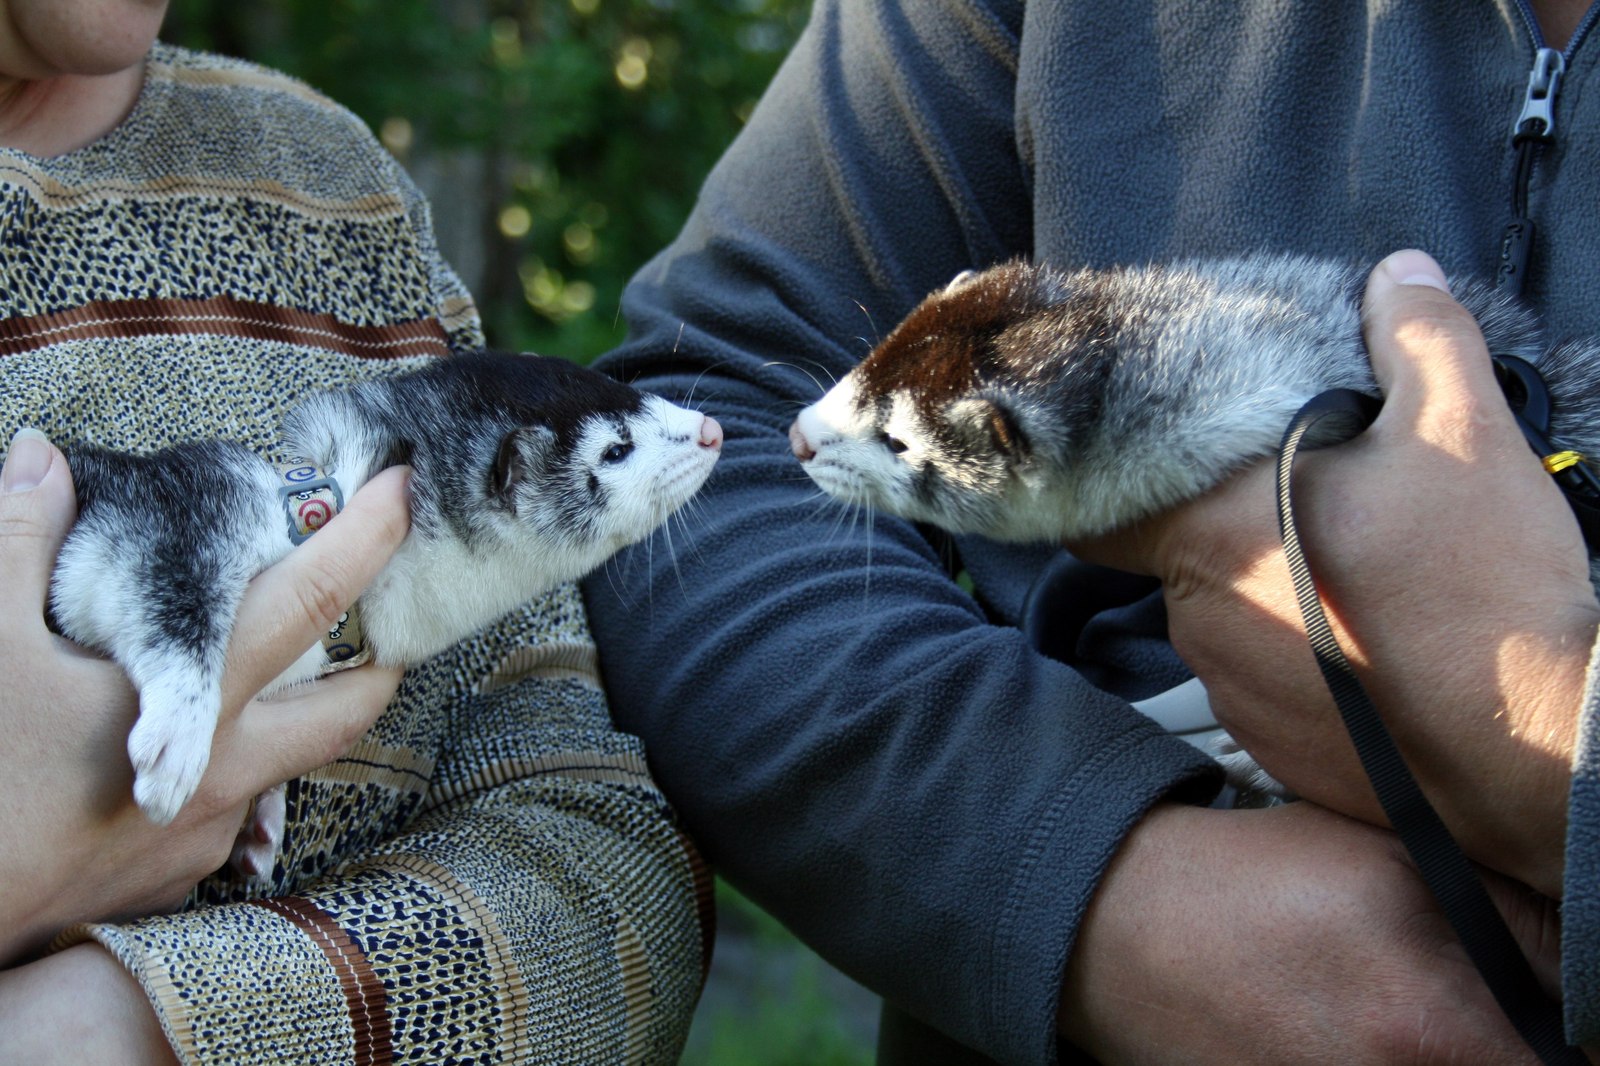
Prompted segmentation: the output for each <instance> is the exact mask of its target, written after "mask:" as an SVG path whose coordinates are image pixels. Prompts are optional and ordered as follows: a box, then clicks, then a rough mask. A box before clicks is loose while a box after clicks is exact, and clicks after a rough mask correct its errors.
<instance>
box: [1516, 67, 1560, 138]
mask: <svg viewBox="0 0 1600 1066" xmlns="http://www.w3.org/2000/svg"><path fill="white" fill-rule="evenodd" d="M1566 72H1567V61H1566V60H1565V59H1563V58H1562V56H1561V53H1560V52H1558V51H1556V50H1555V49H1554V48H1541V49H1539V51H1538V54H1536V55H1535V56H1534V57H1533V70H1532V72H1531V73H1529V74H1528V91H1527V94H1526V95H1524V96H1523V98H1522V114H1520V115H1518V116H1517V124H1516V125H1515V126H1513V127H1512V128H1511V143H1512V144H1518V143H1520V142H1522V141H1524V140H1526V139H1528V138H1530V137H1531V138H1533V139H1534V140H1538V141H1550V140H1554V139H1555V135H1556V94H1557V93H1559V92H1560V91H1561V76H1562V75H1563V74H1565V73H1566Z"/></svg>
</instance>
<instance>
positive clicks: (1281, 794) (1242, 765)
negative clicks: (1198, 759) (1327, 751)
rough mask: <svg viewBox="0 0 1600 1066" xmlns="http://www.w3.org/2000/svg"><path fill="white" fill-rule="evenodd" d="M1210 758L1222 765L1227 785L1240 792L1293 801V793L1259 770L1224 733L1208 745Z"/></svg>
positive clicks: (1244, 752)
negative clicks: (1256, 793)
mask: <svg viewBox="0 0 1600 1066" xmlns="http://www.w3.org/2000/svg"><path fill="white" fill-rule="evenodd" d="M1208 750H1209V753H1210V755H1211V757H1212V758H1214V759H1216V760H1217V762H1219V763H1221V764H1222V772H1223V773H1224V774H1226V775H1227V778H1228V784H1230V785H1232V786H1233V787H1234V788H1237V789H1239V790H1240V791H1241V792H1261V793H1264V794H1266V795H1268V796H1272V797H1274V798H1276V799H1284V800H1290V799H1294V793H1293V792H1291V791H1289V789H1287V788H1285V787H1284V786H1283V784H1282V783H1281V782H1279V781H1278V779H1277V778H1275V777H1273V776H1272V775H1271V774H1269V773H1267V772H1266V771H1265V770H1263V769H1262V768H1261V764H1260V763H1258V762H1256V760H1255V759H1254V757H1252V756H1251V754H1250V753H1249V752H1248V751H1245V750H1244V749H1243V748H1241V747H1240V746H1239V744H1238V742H1237V741H1235V740H1234V739H1233V738H1232V737H1230V736H1229V735H1228V734H1226V733H1224V734H1222V735H1221V736H1220V737H1218V738H1217V739H1216V740H1213V741H1212V742H1211V743H1210V744H1209V745H1208Z"/></svg>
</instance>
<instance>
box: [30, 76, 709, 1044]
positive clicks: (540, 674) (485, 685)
mask: <svg viewBox="0 0 1600 1066" xmlns="http://www.w3.org/2000/svg"><path fill="white" fill-rule="evenodd" d="M0 316H3V317H0V440H9V439H10V438H11V435H12V434H13V433H14V432H15V430H16V429H17V428H18V427H20V426H23V425H31V426H35V427H37V428H39V429H42V430H43V431H45V432H46V433H48V434H49V435H50V436H51V437H52V438H54V439H56V440H58V441H64V440H69V439H76V440H85V441H93V442H96V443H100V444H105V445H109V446H113V447H119V448H130V449H147V448H151V447H154V446H158V445H161V444H164V443H167V442H170V441H173V440H177V439H180V438H185V437H196V436H210V435H216V436H228V437H232V438H234V439H237V440H241V441H244V442H245V443H247V444H249V445H251V446H253V447H256V448H258V449H260V450H263V451H266V452H270V450H271V444H272V440H273V436H274V429H275V427H276V426H277V424H278V422H279V420H280V419H281V418H282V416H283V414H284V413H285V411H286V410H287V409H288V408H289V407H290V406H291V405H292V404H293V403H294V402H295V401H296V400H297V399H298V398H299V397H300V396H301V395H302V394H304V393H305V392H306V391H307V390H308V389H316V388H323V387H329V386H337V385H340V384H343V383H348V382H351V381H355V380H359V379H363V378H369V377H372V376H375V375H379V374H389V373H393V372H395V371H397V370H402V369H404V368H406V367H409V366H414V365H417V364H418V363H419V362H420V361H422V360H426V359H431V358H437V357H441V356H448V353H449V351H450V350H451V348H453V347H463V346H473V345H478V344H481V342H482V338H481V337H480V334H479V326H478V321H477V316H476V311H475V310H474V308H473V306H472V302H471V299H470V298H469V297H468V295H467V293H466V292H465V291H464V289H463V288H462V286H461V284H460V282H459V280H458V279H457V278H456V276H455V274H454V273H453V272H452V271H451V270H450V268H449V267H448V266H446V265H445V264H444V263H443V261H442V260H441V259H440V257H439V255H438V252H437V250H436V248H435V246H434V241H433V237H432V233H431V229H430V222H429V215H428V207H427V204H426V203H425V202H424V201H423V200H422V198H421V197H420V196H419V195H418V193H417V191H416V190H415V188H414V187H413V186H412V184H411V183H410V181H409V180H408V179H407V178H406V177H405V175H404V174H403V173H402V172H401V171H400V169H399V168H398V167H397V166H396V165H395V164H394V162H393V161H392V160H391V159H390V158H389V157H388V156H387V154H385V153H384V152H383V151H382V149H381V148H380V147H379V146H378V145H377V144H376V142H375V141H374V140H373V139H372V137H371V136H370V134H369V133H368V132H367V131H366V129H365V128H364V127H362V126H361V124H360V123H359V122H358V121H357V120H356V119H355V118H354V117H353V116H351V115H350V114H349V113H347V112H346V111H344V110H342V109H341V108H339V107H337V106H335V105H334V104H332V103H331V102H329V101H328V100H326V99H324V98H323V97H321V96H319V95H318V94H316V93H315V92H313V91H311V90H310V89H308V88H306V87H305V86H304V85H302V84H300V83H298V82H295V81H292V80H290V79H288V78H285V77H282V76H280V75H277V74H274V73H271V72H269V71H265V70H262V69H260V68H257V67H254V66H250V65H247V64H243V63H239V62H235V61H232V60H226V59H220V58H216V57H211V56H204V55H199V54H194V53H190V52H185V51H182V50H179V49H175V48H171V47H168V46H165V45H157V46H156V48H155V49H154V51H153V52H152V53H151V56H150V59H149V63H148V73H147V77H146V84H145V88H144V92H143V94H142V95H141V97H140V99H139V102H138V104H137V105H136V107H135V109H134V111H133V112H132V114H131V115H130V116H129V117H128V118H127V119H126V120H125V121H124V122H123V123H122V124H121V125H120V126H119V127H118V128H117V129H115V130H114V131H112V132H111V133H110V134H108V135H107V136H106V137H104V138H102V139H101V140H100V141H98V142H96V143H95V144H93V145H90V146H89V147H87V148H84V149H82V150H80V151H77V152H73V153H70V154H69V155H66V156H63V157H59V158H54V159H48V160H41V159H37V158H34V157H31V156H27V155H24V154H22V153H18V152H11V151H5V150H0ZM288 795H289V825H288V836H287V840H286V843H285V847H284V851H283V855H282V858H281V861H280V862H279V864H278V866H277V868H276V870H274V872H273V875H272V878H271V883H270V885H267V886H266V887H264V888H259V889H256V888H251V887H248V886H246V885H243V884H240V883H236V882H234V881H231V880H229V879H228V878H227V877H226V876H224V875H221V874H219V875H217V876H213V877H212V878H211V879H209V880H208V881H206V882H205V883H203V884H202V885H200V886H199V887H197V888H196V890H195V891H194V893H193V894H192V896H191V898H190V901H189V904H188V905H187V906H186V907H185V908H184V909H183V910H182V911H181V912H180V913H177V914H173V915H167V916H161V917H153V918H148V919H144V920H141V921H136V922H131V923H127V924H124V925H89V926H82V927H78V928H74V929H71V930H68V931H67V932H66V933H64V934H63V936H62V937H61V938H60V940H59V943H61V944H66V943H75V942H79V941H82V940H85V939H93V940H95V941H98V942H99V943H100V944H102V945H104V946H105V947H106V948H108V949H109V950H111V951H112V952H113V953H114V954H115V955H116V956H117V957H118V958H119V959H121V960H122V962H123V963H124V964H125V965H126V966H127V967H128V969H129V970H130V972H131V973H132V974H133V975H134V976H135V977H136V978H137V979H138V980H139V982H140V983H141V985H142V986H143V987H144V988H145V990H146V991H147V992H148V994H149V996H150V998H151V1001H152V1003H153V1004H154V1006H155V1008H156V1010H157V1012H158V1014H159V1015H160V1017H161V1021H162V1024H163V1026H164V1027H165V1029H166V1032H167V1034H168V1036H169V1038H170V1039H171V1041H172V1045H173V1047H174V1049H175V1050H176V1051H177V1053H178V1055H179V1057H180V1058H181V1059H182V1060H183V1061H184V1062H187V1063H202V1062H204V1063H254V1062H263V1063H264V1062H294V1063H386V1062H410V1063H497V1062H550V1063H578V1062H591V1061H593V1062H630V1063H631V1062H665V1061H672V1060H673V1059H675V1058H676V1056H677V1054H678V1052H679V1050H680V1049H681V1047H682V1043H683V1039H684V1036H685V1033H686V1031H687V1028H688V1020H689V1015H690V1013H691V1011H692V1009H693V1007H694V1003H695V999H696V996H697V994H698V991H699V987H700V981H701V977H702V972H703V966H704V964H705V961H706V956H707V943H706V939H707V937H708V936H709V932H710V925H709V921H710V919H709V909H708V904H707V900H708V894H707V885H706V878H705V875H704V871H703V868H702V867H701V865H700V863H699V860H698V858H697V856H696V854H695V852H694V850H693V849H692V848H691V847H690V846H689V845H688V843H687V842H686V840H685V839H684V838H683V837H682V835H681V834H680V832H679V831H678V829H677V827H676V823H675V821H674V818H673V816H672V813H671V811H670V810H669V809H668V807H667V805H666V803H665V802H664V801H663V799H662V797H661V795H660V793H659V792H658V791H657V789H656V788H655V785H654V784H653V783H652V781H651V779H650V776H649V773H648V771H647V770H646V768H645V762H644V755H643V752H642V750H641V748H640V745H639V742H638V741H637V740H636V739H635V738H633V737H631V736H626V735H623V734H620V733H617V732H616V731H615V730H613V729H612V727H611V724H610V720H609V716H608V712H607V707H606V701H605V696H604V694H603V692H602V691H601V688H600V684H599V681H598V677H597V673H596V666H595V651H594V646H593V644H592V642H591V640H590V636H589V631H588V627H587V624H586V622H585V619H584V615H583V609H582V604H581V602H580V600H579V598H578V596H577V593H576V591H575V590H574V589H573V588H572V587H571V586H567V587H563V588H561V589H558V590H557V591H555V592H554V593H552V594H550V595H548V596H546V597H543V598H542V599H539V600H537V601H536V602H534V603H532V604H529V605H528V606H527V607H525V608H523V609H520V610H518V611H516V612H513V613H512V614H511V615H510V616H508V617H507V618H505V619H503V620H502V621H500V622H498V623H496V624H495V625H493V626H491V627H489V628H488V629H487V630H485V631H484V632H482V633H480V634H479V635H477V636H475V637H473V638H471V639H469V640H467V641H465V642H463V643H462V644H460V645H458V646H456V647H455V648H452V649H450V650H449V651H447V652H445V653H444V654H442V655H440V656H439V657H438V658H436V659H434V660H433V661H431V662H429V663H426V664H424V665H422V666H420V667H417V668H414V669H412V670H411V671H409V672H408V674H407V676H406V679H405V681H404V683H403V684H402V686H401V690H400V693H399V695H398V696H397V697H396V699H395V701H394V703H393V705H391V706H390V707H389V709H388V711H387V712H386V713H385V714H384V716H383V717H382V718H381V719H380V720H379V722H378V723H377V725H376V726H374V728H373V729H372V731H371V732H370V733H369V734H368V735H367V736H366V737H365V738H364V739H363V740H362V741H361V742H360V743H359V744H358V745H357V746H356V747H355V749H354V750H352V751H351V752H350V753H349V754H348V755H347V756H346V757H344V758H342V759H340V760H338V761H337V762H335V763H333V764H331V765H329V766H326V767H323V768H322V769H321V770H318V771H316V772H314V773H312V774H310V775H308V776H307V777H305V778H304V779H302V780H299V781H295V782H291V783H290V786H289V793H288Z"/></svg>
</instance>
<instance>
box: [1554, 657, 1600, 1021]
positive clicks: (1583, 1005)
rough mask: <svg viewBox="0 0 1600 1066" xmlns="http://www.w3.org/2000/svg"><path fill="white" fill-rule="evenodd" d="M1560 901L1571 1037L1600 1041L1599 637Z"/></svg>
mask: <svg viewBox="0 0 1600 1066" xmlns="http://www.w3.org/2000/svg"><path fill="white" fill-rule="evenodd" d="M1566 858H1567V868H1566V874H1565V878H1564V880H1565V883H1564V885H1563V886H1562V903H1561V992H1562V999H1563V1002H1564V1003H1565V1005H1566V1020H1567V1040H1568V1042H1569V1043H1572V1044H1575V1045H1576V1044H1586V1045H1591V1046H1592V1045H1594V1044H1596V1043H1600V894H1597V893H1596V892H1595V886H1596V885H1600V641H1597V642H1596V644H1595V648H1594V651H1593V652H1592V653H1591V654H1590V657H1589V678H1588V683H1587V685H1586V686H1585V689H1584V694H1583V710H1582V718H1581V719H1580V721H1579V734H1578V750H1577V753H1576V755H1575V756H1574V759H1573V764H1572V791H1571V795H1570V798H1569V800H1568V803H1567V852H1566Z"/></svg>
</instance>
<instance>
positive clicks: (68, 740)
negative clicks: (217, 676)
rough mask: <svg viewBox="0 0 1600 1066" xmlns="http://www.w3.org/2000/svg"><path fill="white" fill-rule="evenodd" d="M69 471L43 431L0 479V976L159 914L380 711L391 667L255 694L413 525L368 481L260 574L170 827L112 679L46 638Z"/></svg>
mask: <svg viewBox="0 0 1600 1066" xmlns="http://www.w3.org/2000/svg"><path fill="white" fill-rule="evenodd" d="M74 517H75V505H74V497H73V488H72V479H71V474H70V472H69V471H68V469H67V464H66V461H65V459H64V457H63V456H62V455H61V453H60V452H59V451H57V450H56V449H55V448H54V447H53V446H52V445H50V444H49V443H48V442H47V441H45V440H44V439H42V438H41V437H38V436H37V435H30V434H23V435H20V436H19V438H18V439H17V440H16V441H15V442H13V444H12V447H11V450H10V453H9V455H8V456H7V459H6V463H5V466H4V468H3V469H0V648H3V649H4V651H3V654H4V657H5V660H6V662H7V663H9V664H10V669H9V670H8V677H7V678H6V684H5V686H4V689H3V691H0V731H3V733H4V735H5V737H6V745H5V749H4V756H3V758H4V766H3V767H0V771H3V772H0V811H3V812H4V814H5V817H4V825H5V829H4V831H3V833H0V872H3V873H0V877H3V879H4V880H3V888H0V930H3V931H4V932H3V934H0V965H5V964H9V963H12V962H15V961H17V960H18V959H19V958H20V957H22V956H24V955H26V954H28V953H30V952H33V951H36V950H37V949H38V948H40V947H41V946H42V945H43V944H44V943H45V942H46V941H47V940H48V939H49V937H51V936H52V935H54V933H55V932H56V931H57V930H58V929H60V928H61V927H62V926H64V925H66V924H69V923H71V922H74V921H83V920H91V919H102V918H120V917H128V916H133V915H139V914H146V913H152V912H157V911H161V910H166V909H170V908H171V907H173V906H175V905H176V904H177V903H179V902H180V901H181V900H182V899H183V897H184V895H185V893H187V892H188V890H189V889H190V888H191V887H192V886H193V885H194V883H195V882H196V881H198V880H199V879H200V878H202V877H204V876H205V875H206V874H208V873H210V872H211V871H212V870H214V869H216V868H217V867H219V866H221V865H222V864H223V863H224V862H226V861H227V858H228V854H229V849H230V848H231V847H232V845H233V843H234V838H235V835H236V834H237V833H238V831H239V826H240V822H241V820H242V817H243V814H244V811H245V809H246V807H247V806H248V804H249V802H250V800H251V798H252V797H253V796H255V795H256V794H257V793H259V792H261V791H262V790H264V789H266V788H267V787H269V786H272V785H276V784H279V783H281V782H282V781H285V780H287V779H289V778H292V777H295V776H298V775H299V774H302V773H304V772H306V771H308V770H310V769H313V768H315V767H317V766H320V765H323V764H324V763H326V762H328V761H329V760H330V759H332V758H334V757H336V756H337V755H338V754H339V753H340V752H342V751H343V750H344V749H345V748H347V747H348V746H349V745H350V744H351V743H352V742H354V741H355V740H356V739H357V738H358V737H359V736H360V735H361V734H362V733H363V732H365V730H366V729H367V728H368V727H369V726H370V725H371V724H372V722H373V721H374V720H376V718H377V717H378V715H379V714H381V713H382V711H383V708H384V707H385V706H386V705H387V703H388V701H389V699H390V697H391V696H392V695H393V693H394V690H395V688H396V687H397V686H398V684H399V680H400V670H398V669H392V670H381V669H377V668H363V669H359V670H352V671H349V672H347V673H344V674H341V675H339V676H337V677H333V678H328V679H326V680H324V681H321V682H318V683H317V684H315V685H312V686H306V687H302V688H298V689H296V690H295V691H294V693H293V694H292V695H288V696H285V697H282V698H278V699H275V700H273V701H272V702H270V703H268V702H262V701H254V700H253V697H254V695H255V693H256V692H258V691H259V690H260V689H261V688H262V687H263V686H265V685H266V684H267V683H268V682H269V681H271V680H272V679H273V678H274V677H275V676H276V675H277V674H278V673H279V672H280V671H282V670H283V669H284V667H285V666H286V665H288V664H289V663H291V662H293V661H294V659H295V658H296V657H297V656H299V655H300V654H302V653H303V652H304V651H305V648H306V646H307V645H308V644H310V643H311V642H313V641H315V639H316V637H317V635H318V634H319V633H321V632H325V631H326V630H327V628H328V623H329V622H330V621H331V620H332V618H333V617H334V616H335V615H336V614H337V613H338V610H340V609H342V605H344V604H348V603H349V602H351V601H353V600H354V599H355V598H356V597H357V596H358V595H359V594H360V592H361V590H362V589H363V588H364V587H365V585H366V583H367V582H368V581H370V580H371V578H372V577H373V576H374V575H375V574H376V573H377V572H378V571H379V570H380V569H381V568H382V566H383V565H384V564H385V563H386V562H387V561H388V559H389V557H390V555H391V554H392V553H393V551H394V549H395V548H396V547H397V546H398V545H399V543H400V542H401V540H402V539H403V538H404V536H405V534H406V530H407V528H408V510H407V502H406V478H405V475H404V472H403V471H401V470H391V471H388V472H386V473H384V474H382V475H380V476H378V477H376V478H374V479H373V480H372V481H371V482H370V483H369V484H368V485H367V486H366V487H364V488H363V489H362V491H361V492H360V493H358V494H356V495H355V496H354V497H353V498H352V499H351V501H350V503H349V506H348V507H347V508H346V509H345V511H344V512H342V513H341V514H340V515H339V516H338V517H337V518H336V519H334V520H333V521H332V522H330V523H329V524H328V525H327V527H326V528H325V529H324V530H323V532H322V534H321V535H320V536H318V537H316V538H315V539H314V540H312V541H310V542H308V543H307V544H305V545H303V546H302V547H301V548H300V549H298V550H296V551H294V552H292V553H291V554H290V555H289V556H287V557H286V558H285V559H284V560H283V561H281V562H280V563H278V564H277V565H275V566H273V567H272V568H270V569H269V570H267V571H264V572H263V573H262V574H261V575H260V576H259V577H258V578H257V579H256V580H255V581H253V582H252V583H251V585H250V588H249V591H248V592H247V593H246V596H245V599H244V602H243V604H242V605H241V608H240V622H241V625H240V627H239V629H238V630H237V631H236V632H237V639H235V640H234V641H233V643H232V644H231V645H230V646H229V650H228V656H227V664H228V665H227V669H226V673H225V675H224V681H223V714H222V719H221V721H220V723H219V726H218V729H217V733H216V738H215V743H214V746H213V751H212V759H211V764H210V768H209V770H208V771H207V773H206V775H205V777H204V779H203V781H202V783H201V786H200V790H199V792H198V794H197V800H196V801H195V802H192V803H190V804H189V805H188V806H186V807H185V809H184V811H183V812H182V814H181V815H180V816H179V817H178V819H177V820H176V821H174V822H173V823H172V824H171V825H169V826H166V827H158V826H155V825H154V824H152V823H151V821H150V819H149V818H147V817H146V816H145V815H144V814H143V812H141V811H140V810H139V808H138V807H136V806H135V805H134V803H133V798H132V788H131V778H132V770H131V767H130V766H129V764H128V758H127V736H128V730H129V727H130V726H131V724H132V723H133V721H134V719H135V718H136V716H137V714H138V700H137V696H136V694H135V692H134V690H133V688H132V687H131V685H130V684H129V682H128V680H127V677H126V675H125V674H124V672H123V670H122V668H121V667H119V666H117V665H116V664H114V663H112V662H110V661H107V660H104V659H100V658H98V657H95V656H93V655H91V654H89V653H87V652H85V651H83V650H82V649H80V648H78V647H77V646H76V645H73V644H72V643H70V642H68V641H66V640H64V639H62V638H61V637H58V636H56V635H54V634H52V633H51V632H50V631H49V629H48V628H47V627H46V625H45V620H44V604H45V599H46V595H47V590H48V586H49V581H50V574H51V570H52V567H53V565H54V561H55V556H56V552H57V550H58V549H59V547H60V545H61V542H62V540H63V538H64V537H65V535H66V532H67V530H68V528H69V527H70V525H71V524H72V521H73V518H74Z"/></svg>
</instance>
